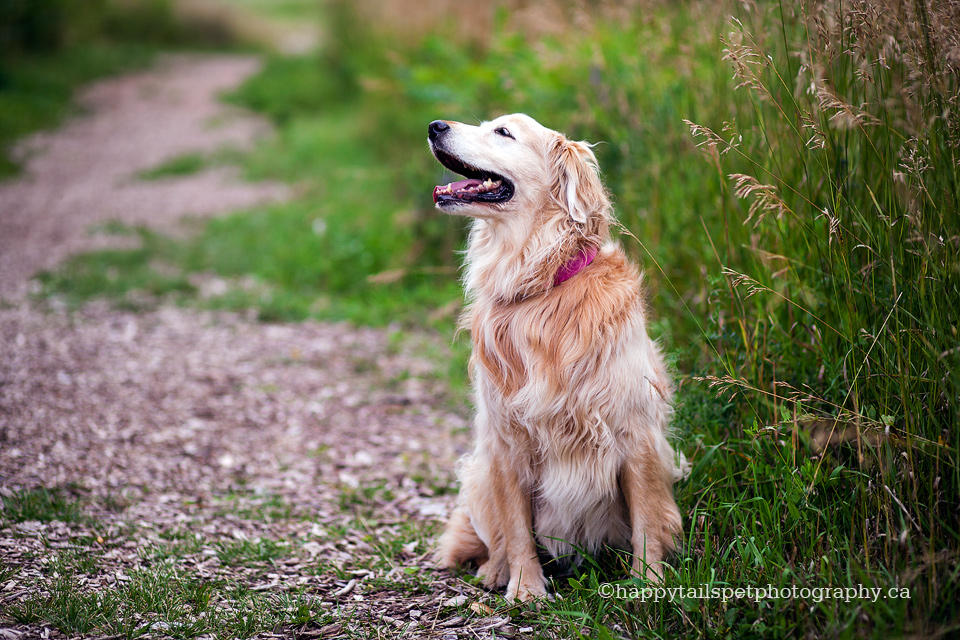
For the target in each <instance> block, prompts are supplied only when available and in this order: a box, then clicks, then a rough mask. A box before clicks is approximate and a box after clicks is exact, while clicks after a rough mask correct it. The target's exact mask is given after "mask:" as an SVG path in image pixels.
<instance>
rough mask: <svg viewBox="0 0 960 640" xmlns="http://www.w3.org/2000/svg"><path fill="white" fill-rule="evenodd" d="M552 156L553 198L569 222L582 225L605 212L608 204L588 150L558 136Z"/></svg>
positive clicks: (591, 151)
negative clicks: (565, 213)
mask: <svg viewBox="0 0 960 640" xmlns="http://www.w3.org/2000/svg"><path fill="white" fill-rule="evenodd" d="M551 155H552V158H553V195H554V197H555V198H556V199H557V201H558V202H559V203H560V204H561V205H562V206H563V208H564V209H565V210H566V211H567V214H568V215H569V216H570V218H571V219H573V221H574V222H579V223H580V224H585V223H586V222H587V220H588V219H589V218H590V216H591V215H593V214H595V213H604V212H606V210H607V209H608V208H609V206H610V201H609V199H608V198H607V191H606V189H604V187H603V183H602V182H601V181H600V169H599V167H598V166H597V158H596V156H594V155H593V150H592V149H591V148H590V146H589V145H588V144H587V143H585V142H576V141H573V140H567V139H566V138H564V137H563V136H557V139H556V141H555V143H554V146H553V149H552V154H551Z"/></svg>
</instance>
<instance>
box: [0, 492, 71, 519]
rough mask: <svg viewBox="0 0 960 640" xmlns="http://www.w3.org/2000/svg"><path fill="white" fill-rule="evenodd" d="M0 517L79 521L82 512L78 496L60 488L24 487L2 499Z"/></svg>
mask: <svg viewBox="0 0 960 640" xmlns="http://www.w3.org/2000/svg"><path fill="white" fill-rule="evenodd" d="M0 500H2V505H3V508H2V511H0V517H2V519H3V520H5V521H9V522H14V523H16V522H29V521H38V522H54V521H61V522H81V521H84V520H87V519H88V518H87V517H86V516H84V514H83V505H82V503H81V501H80V499H79V498H77V497H75V496H73V495H71V494H70V493H69V492H67V491H65V490H62V489H47V488H45V487H41V488H38V489H24V490H20V491H14V492H12V493H11V494H10V495H8V496H4V497H3V498H2V499H0Z"/></svg>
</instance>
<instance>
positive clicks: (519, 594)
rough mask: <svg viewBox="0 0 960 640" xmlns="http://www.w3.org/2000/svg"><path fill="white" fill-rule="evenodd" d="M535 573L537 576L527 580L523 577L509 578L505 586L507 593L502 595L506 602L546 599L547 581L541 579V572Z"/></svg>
mask: <svg viewBox="0 0 960 640" xmlns="http://www.w3.org/2000/svg"><path fill="white" fill-rule="evenodd" d="M531 573H532V572H531ZM537 573H538V574H539V575H534V576H531V577H529V578H528V577H527V576H523V575H520V576H514V577H511V578H510V582H509V584H507V593H506V594H505V595H504V597H505V598H506V599H507V601H508V602H516V601H519V602H530V601H531V600H534V599H537V598H546V597H547V581H546V579H545V578H544V577H543V571H538V572H537Z"/></svg>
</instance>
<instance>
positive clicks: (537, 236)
mask: <svg viewBox="0 0 960 640" xmlns="http://www.w3.org/2000/svg"><path fill="white" fill-rule="evenodd" d="M446 124H448V125H449V126H450V130H449V131H446V132H445V133H444V135H443V136H442V139H439V140H435V141H434V142H433V143H432V144H433V145H434V146H435V147H436V146H442V149H443V151H444V152H445V153H447V154H450V155H453V156H455V157H456V158H458V159H459V160H461V161H462V162H463V163H465V164H468V165H470V166H472V167H476V168H478V169H481V170H485V171H490V172H495V173H497V174H499V175H501V176H503V177H505V178H507V179H508V180H509V181H510V182H511V183H512V184H513V185H514V189H515V193H514V196H513V198H512V199H511V200H509V201H508V202H505V203H500V204H491V203H457V204H454V205H447V206H445V207H443V209H444V210H445V211H447V212H449V213H455V214H461V215H466V216H470V217H472V218H474V222H473V226H472V229H471V231H470V237H469V243H468V248H467V252H466V273H465V276H464V283H465V289H466V295H467V298H468V302H469V304H468V307H467V311H466V313H465V315H464V318H463V324H464V326H465V327H468V328H469V330H470V333H471V338H472V341H473V354H472V357H471V363H470V371H471V376H472V380H473V385H474V389H475V394H476V403H477V413H476V419H475V430H476V446H475V449H474V451H473V453H472V454H470V455H468V456H466V457H465V458H464V459H463V460H462V461H461V463H460V466H459V477H460V481H461V485H462V486H461V492H460V498H459V506H458V507H457V510H456V511H455V512H454V513H453V515H452V516H451V519H450V521H449V523H448V525H447V529H446V531H445V533H444V534H443V536H442V537H441V539H440V542H439V549H438V558H439V561H440V562H441V563H442V564H443V565H444V566H447V567H454V566H456V565H460V564H464V563H467V562H476V563H477V564H478V565H479V572H478V575H480V576H481V577H482V579H483V582H484V584H485V585H487V586H488V587H491V588H498V587H503V586H506V587H507V597H508V598H510V599H513V598H518V599H520V600H524V601H526V600H530V599H532V598H535V597H539V596H543V595H545V594H546V583H545V579H544V575H543V571H542V568H541V566H540V563H539V560H538V558H537V550H536V543H539V544H540V545H542V547H544V548H545V549H546V550H547V551H549V553H550V554H551V555H552V556H554V557H563V556H571V555H573V557H574V559H577V558H576V554H575V551H574V545H576V546H577V547H582V548H584V549H586V550H588V551H590V552H595V551H598V550H599V549H601V548H602V547H603V546H604V545H611V546H614V547H621V548H625V549H629V550H632V552H633V554H634V561H633V570H634V572H636V573H637V574H639V575H646V576H647V577H648V578H651V579H656V578H657V577H658V572H657V568H656V567H657V564H658V563H659V562H660V561H662V560H663V558H664V556H665V555H666V554H667V553H668V552H669V551H671V550H672V549H673V548H674V544H675V538H676V536H677V535H678V534H679V533H680V530H681V519H680V513H679V511H678V509H677V506H676V503H675V502H674V499H673V483H674V481H675V478H676V474H677V464H676V457H675V454H674V451H673V449H672V448H671V446H670V444H669V443H668V442H667V438H666V435H667V423H668V421H669V417H670V413H671V408H670V399H671V393H672V388H671V383H670V379H669V377H668V375H667V372H666V369H665V367H664V364H663V359H662V357H661V355H660V352H659V350H658V348H657V346H656V344H655V343H654V342H653V341H652V340H651V339H650V338H649V336H648V335H647V331H646V324H645V317H646V314H645V308H644V301H643V298H642V293H641V278H640V275H639V273H638V271H637V269H636V267H634V266H633V265H632V264H631V263H630V262H629V260H628V259H627V257H626V256H625V255H624V253H623V251H622V250H621V249H620V247H619V246H618V245H617V244H616V243H614V242H612V241H610V239H609V235H608V227H609V224H610V223H611V221H612V217H611V216H612V212H611V206H610V202H609V199H608V197H607V194H606V191H605V189H604V187H603V185H602V183H601V182H600V179H599V175H598V170H597V165H596V159H595V157H594V154H593V152H592V150H591V148H590V146H589V145H587V144H585V143H582V142H574V141H570V140H567V139H566V138H565V137H564V136H563V135H561V134H559V133H557V132H555V131H551V130H549V129H546V128H544V127H543V126H541V125H540V124H538V123H537V122H536V121H534V120H533V119H532V118H530V117H528V116H525V115H522V114H517V115H510V116H504V117H501V118H498V119H496V120H494V121H492V122H485V123H483V124H481V125H479V126H470V125H466V124H462V123H456V122H448V123H446ZM501 128H506V130H507V131H508V132H509V134H510V136H512V137H507V136H504V135H502V131H501V132H500V133H499V134H498V133H497V130H498V129H501ZM590 245H592V246H594V247H597V248H599V253H598V255H597V257H596V258H595V259H594V261H593V262H592V263H591V264H590V265H589V266H587V267H586V268H585V269H583V270H582V271H581V272H579V273H578V274H576V275H575V276H573V277H572V278H570V279H569V280H567V281H566V282H563V283H562V284H560V285H559V286H556V287H554V286H553V279H554V275H555V274H556V273H557V271H558V270H559V269H560V268H561V267H562V266H563V265H564V264H565V263H566V262H567V261H569V260H571V259H572V258H574V257H575V256H577V255H578V254H579V252H580V251H581V249H582V248H584V247H587V246H590Z"/></svg>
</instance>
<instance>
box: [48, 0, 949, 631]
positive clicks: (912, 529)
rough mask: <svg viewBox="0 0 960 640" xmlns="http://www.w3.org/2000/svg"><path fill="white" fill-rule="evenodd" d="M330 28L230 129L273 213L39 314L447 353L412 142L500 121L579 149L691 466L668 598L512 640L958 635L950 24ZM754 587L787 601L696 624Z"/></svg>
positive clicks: (68, 278) (351, 19) (446, 235)
mask: <svg viewBox="0 0 960 640" xmlns="http://www.w3.org/2000/svg"><path fill="white" fill-rule="evenodd" d="M337 7H339V9H337ZM333 10H336V11H334V12H333V13H331V14H330V19H331V20H332V21H334V22H335V23H336V24H337V25H338V28H337V29H333V30H332V31H333V32H334V33H336V34H338V36H339V38H338V39H336V40H335V41H334V42H332V43H331V44H330V47H329V48H328V49H326V50H325V51H324V52H323V53H322V54H318V55H312V56H304V57H299V58H276V59H273V60H271V61H270V62H269V63H268V66H267V68H266V69H265V71H264V73H263V74H261V75H260V76H259V77H257V78H255V79H253V80H251V81H250V83H248V84H247V85H246V86H245V87H244V88H243V89H241V90H240V91H239V92H237V94H236V95H235V96H234V97H233V98H232V99H233V100H235V101H236V102H238V103H240V104H244V105H246V106H249V107H251V108H253V109H256V110H258V111H261V112H263V113H265V114H267V115H268V116H270V117H271V118H272V119H273V120H274V122H275V123H276V124H277V126H278V128H279V135H278V137H277V139H276V140H274V141H272V142H268V143H265V144H264V146H262V147H261V148H259V149H258V150H256V151H255V152H254V153H253V154H251V155H250V156H249V157H246V158H244V159H242V160H241V161H240V162H241V164H242V166H243V167H244V168H245V170H246V171H247V173H248V175H249V176H251V177H257V178H260V177H270V178H279V179H283V180H289V181H291V182H296V183H298V184H299V185H301V187H302V193H303V195H302V196H301V197H300V198H298V199H297V200H295V201H294V202H291V203H287V204H283V205H276V206H271V207H269V208H264V209H259V210H256V211H251V212H243V213H239V214H236V215H234V216H231V217H228V218H224V219H220V220H215V221H212V222H210V223H209V224H208V225H206V226H205V227H204V228H203V230H202V231H201V232H200V234H199V235H198V236H197V237H196V238H193V239H190V240H186V241H177V242H173V241H168V240H166V239H162V238H151V237H150V236H149V235H148V234H145V235H144V245H143V248H142V249H140V250H137V251H134V252H117V253H114V254H98V255H97V256H94V257H85V258H81V259H78V260H76V261H74V262H72V263H70V264H69V265H67V266H66V267H65V268H64V269H62V270H60V271H59V272H58V273H55V274H50V275H48V276H46V279H45V285H46V292H47V294H49V295H59V296H65V297H68V298H72V299H76V300H78V301H81V300H84V299H87V298H88V297H89V296H90V295H93V294H94V293H96V292H99V293H103V292H107V293H109V294H111V295H113V296H115V297H116V298H117V299H118V300H121V301H125V302H126V303H130V304H139V303H142V300H143V299H144V297H143V296H142V295H140V293H139V292H143V291H148V292H150V293H152V295H153V296H167V295H174V296H177V297H178V298H179V299H180V300H182V301H185V302H190V303H198V302H199V303H201V304H206V305H213V306H223V307H228V308H251V307H252V308H255V309H257V310H258V312H259V314H260V316H261V317H263V318H269V319H283V320H287V319H299V318H306V317H320V318H346V319H350V320H353V321H356V322H362V323H376V324H383V323H388V322H392V321H395V320H397V319H401V320H404V321H406V322H408V323H411V324H422V323H423V322H424V321H425V320H426V321H427V322H430V319H431V318H432V319H433V322H434V324H435V326H437V327H440V328H441V329H442V330H444V331H449V330H451V328H452V318H453V315H454V314H453V313H452V307H451V305H455V304H456V301H457V300H458V299H459V292H458V288H457V283H456V279H455V275H454V267H455V263H454V257H453V256H454V252H455V250H456V249H457V248H458V247H459V246H460V242H461V240H462V229H461V228H459V227H458V226H457V223H456V222H455V221H451V220H448V219H442V218H439V217H437V216H435V215H434V214H433V213H431V209H432V206H431V202H430V195H429V194H430V188H431V185H432V184H434V183H435V182H436V181H437V180H439V179H440V175H439V171H438V169H437V167H436V165H435V163H434V162H433V161H432V159H431V158H430V157H429V155H428V153H427V152H426V150H425V148H424V144H423V138H424V128H425V125H426V123H427V122H429V121H430V120H432V119H434V118H436V117H444V118H450V119H463V120H472V119H475V118H476V117H478V116H479V117H486V116H488V115H493V114H495V113H498V112H505V111H527V112H529V113H531V115H533V116H535V117H537V118H538V119H540V120H541V121H543V122H545V123H546V124H548V125H550V126H553V127H556V128H560V129H563V130H565V131H566V132H567V133H568V134H570V135H571V136H573V137H578V138H586V139H590V140H604V141H606V143H605V144H604V145H602V146H600V147H598V149H597V150H598V155H599V156H600V161H601V166H603V167H604V170H605V174H606V176H605V177H606V180H607V183H608V185H609V186H610V188H611V189H612V191H613V192H614V195H615V199H616V203H617V208H618V212H619V215H620V218H621V220H622V221H623V222H624V224H625V226H626V227H627V228H628V229H629V230H630V231H631V232H632V233H633V234H634V235H635V236H636V238H637V239H638V240H635V239H633V238H629V237H625V238H624V243H625V244H626V245H627V246H628V247H630V250H631V251H633V252H635V254H636V255H637V257H638V259H639V260H640V261H641V262H643V263H644V264H645V266H646V268H647V271H648V273H649V276H650V277H649V280H650V284H651V288H652V293H653V299H652V305H653V308H654V309H656V311H657V316H658V318H659V320H658V321H657V322H656V325H655V328H656V330H657V332H658V334H659V335H660V336H661V337H662V339H663V341H664V342H665V343H666V345H667V346H668V348H669V349H670V350H671V351H672V352H673V353H674V354H675V357H676V360H677V362H678V366H679V367H680V369H681V371H682V373H683V374H684V375H683V376H682V378H683V380H684V382H683V385H682V387H681V392H680V395H679V398H680V400H679V407H678V418H677V422H676V426H677V429H678V431H679V433H680V434H681V438H682V442H683V448H684V450H685V451H686V452H687V455H688V457H689V458H690V459H691V461H692V462H693V465H694V466H693V470H692V473H691V475H690V477H689V478H688V479H687V480H685V481H683V482H682V483H681V484H680V485H679V486H678V501H679V504H680V506H681V510H682V511H683V513H684V522H685V530H686V533H685V539H684V544H683V549H682V551H681V552H680V554H679V556H678V558H677V560H676V562H675V565H674V570H673V571H671V572H668V575H667V576H666V578H665V584H664V586H665V587H670V588H674V589H675V591H674V592H673V593H674V594H680V595H679V596H676V597H660V598H659V599H657V601H655V602H654V601H652V599H651V597H650V596H643V595H642V592H638V593H637V595H636V597H629V596H630V594H631V593H633V592H631V591H629V588H632V587H636V588H638V589H639V588H642V587H645V586H647V585H642V584H640V583H635V582H630V581H628V582H622V583H620V585H621V586H622V587H624V588H627V589H628V590H627V591H626V592H625V593H626V594H627V596H625V597H613V598H610V597H604V595H603V592H602V589H601V584H604V583H608V582H610V581H615V580H616V579H617V578H618V574H616V573H615V572H609V571H600V570H599V569H597V568H595V567H592V566H588V567H587V568H586V570H585V572H584V573H583V574H582V575H581V576H579V577H576V578H573V579H571V580H570V581H568V582H566V583H565V584H559V585H558V589H559V593H560V595H561V599H559V600H558V601H557V602H555V603H553V604H552V605H547V607H546V608H545V609H544V611H543V613H541V614H540V615H533V616H532V617H531V618H530V620H531V622H530V624H531V625H532V626H533V628H534V629H535V633H541V634H543V635H547V636H548V635H549V634H550V633H553V632H558V633H561V634H562V635H574V636H575V635H577V634H583V635H584V636H586V637H617V636H622V635H627V636H647V635H649V636H658V635H668V634H669V635H677V634H684V635H690V634H693V635H698V636H702V637H801V636H804V637H805V636H815V637H820V636H837V637H888V636H889V635H890V634H901V633H906V634H918V635H949V634H952V633H955V632H956V630H957V629H958V628H960V618H958V612H957V611H956V610H955V609H954V607H953V606H952V603H953V602H955V601H956V600H957V598H958V597H960V593H958V579H957V576H958V571H960V565H958V557H960V527H958V526H957V519H956V504H957V503H958V501H960V461H958V459H957V457H958V451H960V440H958V438H960V436H958V434H960V430H958V428H957V426H958V423H960V419H958V401H957V398H958V391H960V388H958V387H960V381H958V376H957V375H956V374H955V371H957V369H958V366H960V361H958V358H960V351H958V350H957V349H956V346H955V345H956V339H957V327H956V319H955V315H956V314H955V311H954V310H955V309H957V308H960V285H958V280H957V277H958V275H957V274H958V273H960V270H958V264H960V262H958V258H960V253H958V246H960V245H958V241H957V235H958V231H957V229H958V226H960V225H958V220H957V211H958V210H960V207H958V202H957V183H958V172H957V166H958V165H957V158H956V149H957V140H958V138H957V132H958V127H957V122H956V116H955V115H951V114H955V113H956V109H955V108H954V107H955V105H954V104H953V103H954V102H955V100H956V98H955V96H956V95H957V80H956V78H957V75H956V68H955V67H951V66H949V65H950V64H952V63H951V62H950V59H949V58H948V57H946V56H945V55H943V54H944V52H945V51H947V50H948V49H949V46H950V45H949V42H950V37H951V36H950V34H952V33H953V32H952V31H951V30H950V28H951V27H950V25H951V24H952V23H951V21H950V19H949V16H946V15H940V14H938V13H936V12H933V10H932V9H931V8H930V7H927V5H926V4H923V3H917V2H914V3H911V4H909V5H904V6H903V7H902V8H901V9H900V10H899V13H898V12H895V11H893V10H892V9H886V8H884V7H883V6H882V5H880V4H875V3H872V2H865V3H859V4H856V5H855V6H852V7H848V6H846V5H841V4H831V3H828V4H826V5H824V6H823V7H820V8H818V9H817V10H816V11H814V10H813V9H811V10H810V11H811V13H809V14H807V13H803V12H802V11H800V10H799V9H798V10H796V11H794V10H793V9H792V8H791V7H788V6H785V5H779V4H772V5H763V6H762V7H760V8H754V9H749V8H748V9H738V8H736V7H726V6H716V5H711V6H707V5H706V4H700V3H695V4H691V5H682V6H674V7H662V6H657V7H644V8H643V9H637V10H636V11H635V12H634V13H632V14H630V16H629V19H624V18H622V16H621V19H619V20H612V19H610V18H609V17H604V16H603V15H600V16H594V17H592V19H591V24H590V26H589V29H586V30H585V31H584V30H581V31H576V32H575V31H572V30H571V31H569V32H564V33H563V36H562V37H550V36H547V37H543V38H539V39H537V40H536V41H533V42H531V40H530V39H529V38H527V37H525V36H524V35H523V34H520V33H516V32H513V31H511V29H510V25H511V18H512V15H511V14H510V13H509V12H503V13H501V14H500V19H499V27H497V29H496V30H495V33H494V35H493V36H491V38H490V39H489V41H488V42H485V43H484V44H482V45H471V46H463V45H458V44H454V43H453V42H452V40H451V39H450V38H446V37H444V35H443V34H442V33H441V34H432V35H431V34H428V35H427V36H425V37H423V38H421V39H418V40H416V41H415V42H397V41H395V40H392V39H391V38H390V36H389V34H383V33H379V32H375V31H370V29H374V27H372V26H369V25H365V24H361V23H360V21H358V20H356V19H355V16H353V14H351V13H350V12H349V11H347V10H345V9H344V8H343V7H342V6H341V5H338V4H333V5H332V9H331V11H333ZM731 14H733V15H735V16H736V20H733V21H730V20H729V19H728V16H729V15H731ZM580 32H583V33H584V35H577V33H580ZM721 35H722V36H723V39H722V40H721V38H720V36H721ZM891 42H897V43H901V44H900V46H899V47H892V46H891V44H890V43H891ZM374 43H380V45H379V46H378V45H375V44H374ZM731 74H732V75H734V79H733V80H731V79H730V76H731ZM947 107H950V108H947ZM685 121H686V122H685ZM691 124H692V125H693V127H692V133H691ZM703 156H706V158H704V157H703ZM157 264H163V265H165V266H164V268H163V269H157V268H156V265H157ZM171 273H174V274H175V275H174V276H173V281H172V283H171V282H169V281H168V280H166V279H167V278H170V277H171V276H170V274H171ZM111 274H112V275H111ZM160 274H165V275H163V276H162V277H161V275H160ZM211 278H214V279H219V280H220V281H221V282H220V283H219V284H218V285H217V286H216V287H210V286H206V291H207V293H205V292H204V291H205V283H209V282H210V279H211ZM87 283H89V284H87ZM211 291H212V292H213V293H212V294H210V292H211ZM717 391H721V392H722V394H721V396H720V397H717V396H716V392H717ZM768 586H769V587H771V588H774V589H776V590H777V591H776V592H777V594H781V593H788V594H789V596H787V597H779V596H778V597H756V596H743V597H732V598H727V599H726V600H724V599H723V598H717V597H713V598H701V597H699V596H698V595H697V594H702V593H704V591H703V590H704V589H705V590H706V593H708V594H709V593H711V592H712V591H713V589H714V588H716V589H721V590H722V589H726V588H732V589H744V590H745V589H747V588H753V589H756V588H767V587H768ZM680 587H683V588H684V589H688V591H677V590H676V589H677V588H680ZM794 588H796V589H799V590H806V591H800V592H798V591H795V590H794ZM830 589H835V590H842V591H827V590H830ZM862 589H879V590H880V591H879V592H877V593H880V594H882V595H883V597H879V596H878V597H875V598H874V597H870V598H867V597H863V596H862V595H861V594H862V593H864V592H863V591H862ZM814 590H816V591H814ZM849 590H853V591H849ZM684 593H686V594H687V595H683V594H684ZM754 593H755V592H754ZM803 593H806V595H802V594H803ZM850 593H856V594H857V595H856V596H855V597H850V596H848V594H850ZM870 593H874V592H872V591H871V592H870ZM690 594H693V595H690ZM815 594H816V595H815ZM825 594H828V595H825ZM838 594H840V595H841V596H842V597H837V596H838ZM767 595H768V596H769V594H767ZM644 598H645V599H646V600H645V601H644ZM557 625H560V626H559V627H558V626H557Z"/></svg>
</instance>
